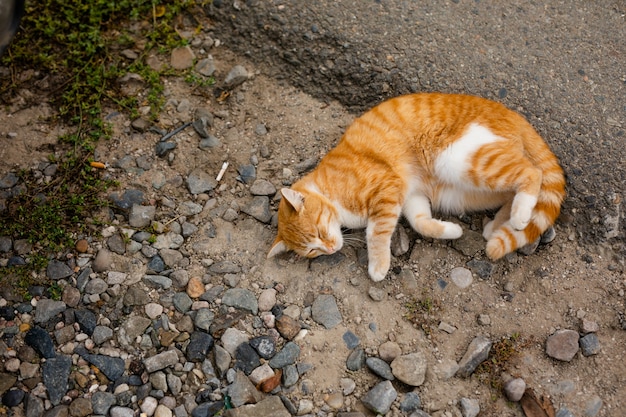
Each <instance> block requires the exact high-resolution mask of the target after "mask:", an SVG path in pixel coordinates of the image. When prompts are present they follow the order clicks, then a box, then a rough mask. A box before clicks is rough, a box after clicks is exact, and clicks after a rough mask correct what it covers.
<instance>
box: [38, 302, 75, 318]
mask: <svg viewBox="0 0 626 417" xmlns="http://www.w3.org/2000/svg"><path fill="white" fill-rule="evenodd" d="M66 309H67V305H66V304H65V303H64V302H63V301H55V300H50V299H48V298H43V299H41V300H39V302H38V303H37V309H36V310H35V323H46V322H48V321H49V320H51V319H52V318H53V317H55V316H56V315H57V314H60V313H62V312H64V311H65V310H66Z"/></svg>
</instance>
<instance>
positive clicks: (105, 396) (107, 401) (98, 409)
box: [91, 391, 116, 415]
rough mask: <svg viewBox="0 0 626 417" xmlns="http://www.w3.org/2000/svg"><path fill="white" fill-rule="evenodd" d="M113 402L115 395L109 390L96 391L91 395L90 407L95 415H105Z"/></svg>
mask: <svg viewBox="0 0 626 417" xmlns="http://www.w3.org/2000/svg"><path fill="white" fill-rule="evenodd" d="M115 403H116V400H115V395H113V394H111V393H110V392H103V391H96V392H95V393H94V394H93V396H92V397H91V407H92V410H93V413H94V414H96V415H106V414H107V413H108V412H109V410H110V409H111V407H112V406H113V405H115ZM111 415H112V414H111Z"/></svg>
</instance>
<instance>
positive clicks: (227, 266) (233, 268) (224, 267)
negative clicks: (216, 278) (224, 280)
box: [209, 261, 241, 274]
mask: <svg viewBox="0 0 626 417" xmlns="http://www.w3.org/2000/svg"><path fill="white" fill-rule="evenodd" d="M209 272H211V273H213V274H237V273H239V272H241V267H240V266H239V265H237V264H236V263H234V262H233V261H220V262H216V263H214V264H213V265H211V266H210V267H209Z"/></svg>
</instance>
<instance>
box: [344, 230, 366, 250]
mask: <svg viewBox="0 0 626 417" xmlns="http://www.w3.org/2000/svg"><path fill="white" fill-rule="evenodd" d="M343 241H344V243H346V244H347V245H350V246H352V247H362V246H363V245H365V239H364V238H363V237H362V235H361V234H356V233H348V234H344V235H343Z"/></svg>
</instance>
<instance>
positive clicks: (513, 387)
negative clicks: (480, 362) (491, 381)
mask: <svg viewBox="0 0 626 417" xmlns="http://www.w3.org/2000/svg"><path fill="white" fill-rule="evenodd" d="M524 391H526V382H525V381H524V380H523V379H522V378H514V379H511V380H510V381H508V382H507V383H506V384H504V393H505V394H506V397H507V398H508V399H509V401H513V402H517V401H519V400H521V399H522V396H523V395H524Z"/></svg>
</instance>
